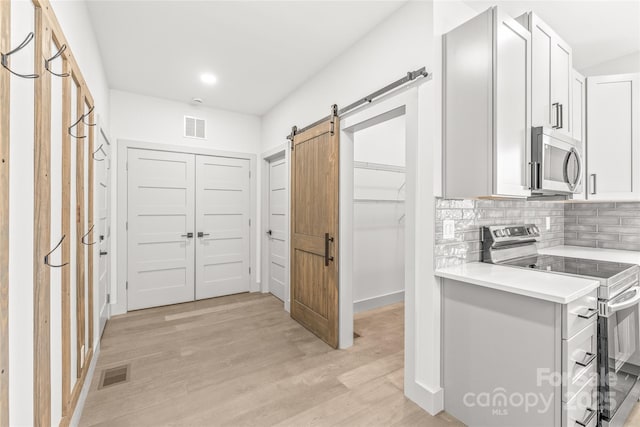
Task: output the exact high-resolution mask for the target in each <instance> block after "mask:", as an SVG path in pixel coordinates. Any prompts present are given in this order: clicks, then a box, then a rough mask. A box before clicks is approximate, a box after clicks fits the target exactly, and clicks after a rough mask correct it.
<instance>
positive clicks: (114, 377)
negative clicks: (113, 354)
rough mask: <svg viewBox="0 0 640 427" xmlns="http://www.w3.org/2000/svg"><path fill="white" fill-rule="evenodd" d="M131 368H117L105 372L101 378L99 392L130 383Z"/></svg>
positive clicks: (126, 366) (124, 366)
mask: <svg viewBox="0 0 640 427" xmlns="http://www.w3.org/2000/svg"><path fill="white" fill-rule="evenodd" d="M129 366H130V365H123V366H116V367H115V368H109V369H105V370H103V371H102V375H101V376H100V385H98V390H100V389H101V388H105V387H110V386H112V385H116V384H122V383H126V382H127V381H129Z"/></svg>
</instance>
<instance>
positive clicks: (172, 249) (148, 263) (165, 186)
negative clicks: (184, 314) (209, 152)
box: [127, 148, 251, 310]
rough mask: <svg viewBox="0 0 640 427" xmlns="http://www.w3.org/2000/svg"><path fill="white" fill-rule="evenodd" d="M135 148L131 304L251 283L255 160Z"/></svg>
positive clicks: (242, 288) (131, 162) (188, 297)
mask: <svg viewBox="0 0 640 427" xmlns="http://www.w3.org/2000/svg"><path fill="white" fill-rule="evenodd" d="M127 154H128V182H127V186H128V195H127V198H128V208H127V209H128V213H127V214H128V233H127V236H128V237H127V238H128V242H127V245H128V254H127V255H128V256H127V258H128V262H127V265H128V275H127V280H128V293H127V295H128V301H127V305H128V310H137V309H141V308H147V307H156V306H161V305H169V304H177V303H181V302H187V301H194V300H198V299H204V298H212V297H217V296H222V295H229V294H235V293H240V292H247V291H249V289H250V238H249V236H250V234H249V233H250V205H251V203H250V185H249V183H250V175H249V161H248V160H247V159H238V158H230V157H217V156H204V155H195V154H185V153H174V152H167V151H152V150H142V149H133V148H130V149H129V150H128V153H127Z"/></svg>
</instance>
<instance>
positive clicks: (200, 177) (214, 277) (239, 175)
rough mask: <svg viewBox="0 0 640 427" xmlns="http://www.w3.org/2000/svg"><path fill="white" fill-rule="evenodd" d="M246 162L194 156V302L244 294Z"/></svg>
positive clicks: (247, 213) (246, 266)
mask: <svg viewBox="0 0 640 427" xmlns="http://www.w3.org/2000/svg"><path fill="white" fill-rule="evenodd" d="M249 170H250V168H249V161H248V160H246V159H234V158H226V157H213V156H196V200H197V202H196V217H195V218H196V231H197V243H196V291H195V292H196V299H203V298H212V297H217V296H221V295H229V294H234V293H240V292H248V291H249V289H250V277H251V276H250V274H251V273H250V265H251V263H250V259H251V257H250V255H251V254H250V240H249V239H250V234H249V233H250V206H251V202H250V187H249V183H250V173H249Z"/></svg>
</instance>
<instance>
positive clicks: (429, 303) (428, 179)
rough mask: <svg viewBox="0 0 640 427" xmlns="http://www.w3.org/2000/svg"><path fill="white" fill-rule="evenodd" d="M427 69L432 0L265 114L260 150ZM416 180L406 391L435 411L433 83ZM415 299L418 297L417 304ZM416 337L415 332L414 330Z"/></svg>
mask: <svg viewBox="0 0 640 427" xmlns="http://www.w3.org/2000/svg"><path fill="white" fill-rule="evenodd" d="M422 66H426V67H427V70H428V71H429V72H437V69H436V68H435V66H434V59H433V4H432V2H427V1H415V2H408V3H407V4H406V5H404V6H403V7H401V8H400V9H399V10H398V11H397V12H395V13H394V14H393V15H391V16H390V17H389V18H388V19H387V20H386V21H384V22H382V23H381V24H380V25H378V26H377V27H376V28H375V29H374V30H373V31H372V32H370V33H369V34H367V35H366V36H365V37H363V38H362V39H361V40H360V41H358V42H357V43H355V44H354V45H353V46H352V47H350V48H349V49H347V50H346V51H345V52H343V53H342V54H340V55H339V56H338V57H337V58H336V59H335V60H334V61H333V62H331V63H330V64H329V65H328V66H327V67H326V68H325V69H324V70H322V71H321V72H320V73H318V74H317V75H315V76H314V77H313V78H312V79H311V80H309V81H308V82H306V83H305V84H304V85H302V86H301V87H300V88H298V89H297V90H296V91H295V92H293V93H292V94H291V95H289V96H288V97H287V98H286V99H284V100H283V101H282V102H280V103H279V104H278V105H277V106H276V107H275V108H273V109H272V110H271V111H270V112H268V113H267V114H266V115H265V116H264V117H263V122H262V150H263V151H266V150H268V149H270V148H273V147H276V146H278V145H279V144H282V143H284V142H286V140H285V136H286V135H287V134H289V132H290V130H291V126H293V125H297V126H298V127H302V126H305V125H307V124H309V123H311V122H314V121H315V120H317V119H319V118H321V117H324V116H326V115H328V114H329V111H330V106H331V104H334V103H337V104H338V106H339V107H344V106H345V105H347V104H348V103H351V102H353V101H355V100H357V99H359V98H361V97H363V96H366V95H368V94H369V93H371V92H373V91H375V90H377V89H379V88H381V87H383V86H385V85H387V84H388V83H390V82H392V81H394V80H397V79H398V78H400V77H402V76H404V75H405V73H406V72H408V71H413V70H416V69H418V68H420V67H422ZM418 96H419V100H418V110H419V112H418V113H419V117H420V121H419V129H418V149H417V150H418V153H417V158H416V161H417V164H418V179H419V180H420V182H423V183H424V184H425V185H424V186H423V187H422V188H418V189H417V193H418V194H417V195H416V211H415V216H416V218H417V223H416V230H415V231H416V243H415V249H416V259H415V260H412V261H411V262H412V263H415V272H414V274H415V282H416V291H415V294H414V295H407V296H406V298H407V299H408V300H410V301H414V300H415V304H416V305H417V313H416V318H415V321H414V324H412V325H407V328H408V330H410V331H415V334H414V335H415V338H414V340H413V341H412V342H411V344H412V348H407V349H406V351H407V352H409V353H411V355H412V356H415V366H405V376H406V377H407V378H408V379H409V380H408V382H407V383H406V385H407V386H406V387H405V393H406V394H407V396H409V398H411V399H412V400H414V401H416V402H417V403H418V404H419V405H421V406H422V407H423V408H425V409H426V410H427V411H429V412H431V413H435V412H438V411H440V410H441V409H442V389H441V387H440V320H439V319H440V294H439V282H437V281H436V280H435V278H434V276H433V241H434V235H433V228H434V227H433V215H434V210H435V208H434V197H433V186H434V182H433V181H434V179H433V178H434V176H433V175H434V173H433V162H434V145H433V137H434V123H435V122H434V117H433V114H434V107H435V102H434V84H433V82H432V81H425V82H422V83H421V84H419V86H418ZM411 304H413V302H412V303H411ZM411 333H412V334H413V332H411Z"/></svg>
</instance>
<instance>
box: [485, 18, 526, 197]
mask: <svg viewBox="0 0 640 427" xmlns="http://www.w3.org/2000/svg"><path fill="white" fill-rule="evenodd" d="M494 10H495V15H494V16H495V18H494V19H495V21H494V25H495V26H496V31H495V34H497V39H496V40H495V41H494V43H495V45H494V46H495V47H494V49H495V51H496V56H497V58H496V65H497V68H496V71H495V72H494V91H495V94H494V96H495V101H494V123H495V124H494V185H495V188H494V194H496V195H504V196H527V195H530V194H531V191H530V190H529V177H530V174H529V173H528V171H529V167H528V165H529V161H530V155H531V131H530V129H531V127H530V125H531V112H530V108H531V107H530V103H529V100H530V99H531V98H530V96H531V74H530V73H531V36H530V34H529V32H528V31H526V30H525V29H524V28H523V27H522V26H521V25H520V24H518V23H517V22H516V21H515V20H514V19H512V18H510V17H508V16H507V15H505V14H503V13H502V12H501V10H500V9H494Z"/></svg>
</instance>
